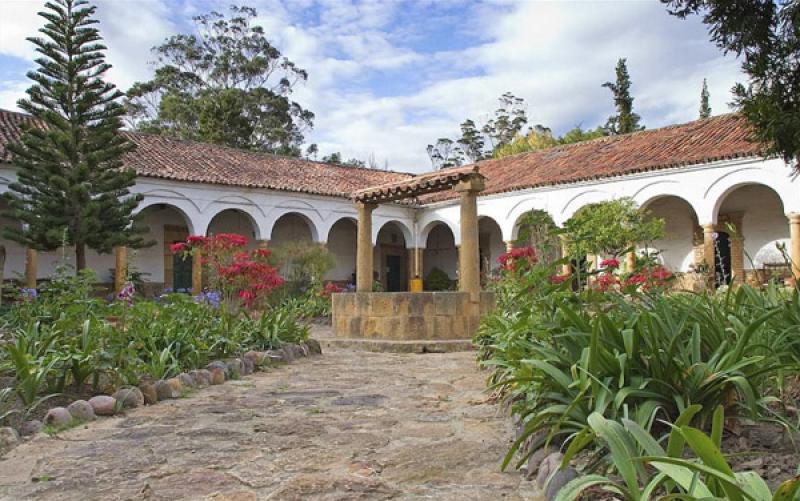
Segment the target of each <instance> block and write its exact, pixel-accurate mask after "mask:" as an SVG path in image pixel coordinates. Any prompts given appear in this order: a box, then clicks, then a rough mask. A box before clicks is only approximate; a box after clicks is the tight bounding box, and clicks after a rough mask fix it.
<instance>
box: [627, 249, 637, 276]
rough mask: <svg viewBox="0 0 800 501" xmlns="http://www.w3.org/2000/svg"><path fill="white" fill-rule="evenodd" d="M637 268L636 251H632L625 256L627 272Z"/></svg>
mask: <svg viewBox="0 0 800 501" xmlns="http://www.w3.org/2000/svg"><path fill="white" fill-rule="evenodd" d="M635 267H636V251H630V252H628V253H627V254H625V271H627V272H628V273H630V272H632V271H633V269H634V268H635Z"/></svg>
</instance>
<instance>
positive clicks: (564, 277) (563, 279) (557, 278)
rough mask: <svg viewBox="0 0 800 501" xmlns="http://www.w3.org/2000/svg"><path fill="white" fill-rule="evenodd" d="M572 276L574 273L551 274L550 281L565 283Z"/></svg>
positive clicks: (552, 282)
mask: <svg viewBox="0 0 800 501" xmlns="http://www.w3.org/2000/svg"><path fill="white" fill-rule="evenodd" d="M570 278H572V275H570V274H569V273H566V274H564V275H550V283H551V284H563V283H564V282H566V281H567V280H569V279H570Z"/></svg>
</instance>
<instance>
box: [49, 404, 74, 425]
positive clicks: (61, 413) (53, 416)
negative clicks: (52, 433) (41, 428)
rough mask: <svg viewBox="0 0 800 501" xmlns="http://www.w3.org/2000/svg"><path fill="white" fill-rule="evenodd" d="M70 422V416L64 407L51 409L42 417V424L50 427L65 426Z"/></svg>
mask: <svg viewBox="0 0 800 501" xmlns="http://www.w3.org/2000/svg"><path fill="white" fill-rule="evenodd" d="M70 422H72V414H70V413H69V411H68V410H67V409H66V408H64V407H53V408H52V409H50V410H49V411H47V414H45V416H44V424H46V425H50V426H56V427H59V426H67V425H68V424H69V423H70Z"/></svg>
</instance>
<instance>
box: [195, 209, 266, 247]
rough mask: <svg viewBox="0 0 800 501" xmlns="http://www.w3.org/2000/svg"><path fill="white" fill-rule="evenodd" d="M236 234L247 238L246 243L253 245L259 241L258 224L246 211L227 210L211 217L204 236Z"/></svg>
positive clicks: (259, 231)
mask: <svg viewBox="0 0 800 501" xmlns="http://www.w3.org/2000/svg"><path fill="white" fill-rule="evenodd" d="M215 233H236V234H239V235H243V236H245V237H247V240H248V243H249V244H251V246H252V245H254V244H255V242H256V241H257V240H261V238H262V237H261V230H260V228H259V225H258V222H257V221H256V218H254V217H253V215H252V214H251V213H250V212H248V211H247V210H244V209H240V208H227V209H222V210H220V211H219V212H217V213H215V214H214V215H213V216H211V219H209V221H208V227H207V228H206V234H207V235H212V234H215Z"/></svg>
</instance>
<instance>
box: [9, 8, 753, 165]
mask: <svg viewBox="0 0 800 501" xmlns="http://www.w3.org/2000/svg"><path fill="white" fill-rule="evenodd" d="M234 1H235V0H234ZM94 3H95V4H96V5H97V16H98V18H99V19H100V24H99V28H100V31H101V35H102V36H103V37H104V39H105V42H106V45H107V46H108V53H107V60H108V62H109V63H111V64H112V65H113V68H112V69H111V70H110V71H109V73H108V75H107V78H108V79H109V80H110V81H112V82H113V83H115V84H116V85H117V86H118V87H120V89H122V90H123V91H125V90H127V89H128V88H129V87H130V85H131V84H133V83H134V82H136V81H143V80H147V79H149V78H150V77H151V76H152V71H153V68H152V66H151V65H150V64H149V62H150V61H152V59H153V57H152V54H151V52H150V49H151V48H152V47H153V46H155V45H157V44H159V43H160V42H162V41H163V40H164V39H165V38H166V37H168V36H170V35H172V34H175V33H187V32H190V31H191V30H193V23H192V20H191V18H192V16H195V15H198V14H202V13H204V12H208V11H210V10H220V11H225V10H226V9H227V6H228V5H229V4H230V3H231V1H213V0H96V1H95V2H94ZM43 4H44V0H0V108H6V109H16V101H17V100H18V99H19V98H20V97H22V96H23V95H24V91H25V89H26V88H27V87H28V86H29V81H28V80H27V79H26V77H25V73H26V72H27V71H28V70H30V69H31V68H33V67H34V63H33V60H34V58H35V55H34V51H33V48H32V45H31V44H30V43H29V42H27V41H26V40H25V37H28V36H32V35H35V34H36V30H38V29H39V27H40V26H41V25H42V19H41V18H40V17H38V16H37V14H36V13H37V12H38V11H39V10H41V9H42V6H43ZM240 4H246V5H249V6H253V7H255V8H256V9H257V10H258V14H259V16H258V18H257V22H258V24H260V25H262V26H263V27H264V29H265V31H266V34H267V37H268V38H269V39H270V41H271V42H272V43H273V44H274V45H275V46H276V47H278V48H279V49H280V50H281V52H282V53H283V55H284V56H286V57H288V58H289V59H290V60H292V61H293V62H295V63H296V64H297V65H298V66H300V67H301V68H304V69H305V70H307V71H308V74H309V78H308V81H307V82H305V83H304V84H301V85H298V86H297V87H296V89H295V90H294V93H293V95H292V98H293V99H294V100H295V101H297V102H299V103H300V104H301V105H303V106H304V107H305V108H307V109H310V110H311V111H313V112H314V113H315V114H316V119H315V123H314V128H313V129H312V130H311V131H308V132H307V134H306V141H307V143H317V144H318V145H319V150H320V156H322V155H324V154H328V153H331V152H334V151H340V152H342V155H343V157H345V158H350V157H355V158H359V159H362V160H367V159H368V158H373V159H374V161H375V163H376V164H378V165H379V166H380V167H382V168H383V167H387V166H388V168H389V169H392V170H399V171H406V172H421V171H425V170H429V169H430V161H429V159H428V156H427V153H426V146H427V145H428V144H429V143H432V142H435V141H436V139H437V138H439V137H452V138H456V137H458V135H459V132H460V131H459V124H460V123H461V122H463V121H464V119H466V118H472V119H473V120H475V121H476V122H478V123H480V122H483V121H485V120H486V119H487V118H488V117H489V116H490V114H491V113H492V112H493V110H495V109H496V108H497V107H498V102H497V99H498V97H499V96H500V95H501V94H503V93H504V92H511V93H513V94H515V95H516V96H519V97H522V98H524V99H525V102H526V106H527V114H528V117H529V124H531V125H532V124H542V125H545V126H547V127H550V128H551V129H552V130H553V131H554V132H555V133H557V134H560V133H563V132H565V131H566V130H568V129H571V128H572V127H574V126H576V125H581V126H583V127H588V128H594V127H596V126H597V125H602V124H604V123H605V121H606V119H607V118H608V116H609V115H610V114H613V112H614V106H613V101H612V98H611V93H610V91H609V90H608V89H605V88H602V87H601V85H602V84H603V82H606V81H608V80H613V79H614V66H615V64H616V62H617V60H618V59H619V58H621V57H625V58H627V61H628V70H629V72H630V75H631V80H632V82H633V85H632V89H631V91H632V94H633V96H634V98H635V102H634V111H636V112H637V113H639V114H640V115H641V116H642V121H643V123H644V124H645V125H646V126H647V127H648V128H655V127H661V126H664V125H669V124H673V123H680V122H686V121H689V120H694V119H696V118H697V115H698V108H699V101H700V89H701V85H702V81H703V78H706V79H708V87H709V91H710V94H711V107H712V110H713V113H714V114H718V113H726V112H729V111H730V107H729V103H730V101H731V93H730V89H731V87H732V86H733V85H734V83H736V82H737V81H742V80H744V77H743V75H742V74H741V72H740V70H739V64H738V62H737V61H736V59H735V58H734V57H733V56H731V55H727V56H726V55H724V54H723V53H722V52H721V51H720V50H719V49H718V48H717V47H715V46H714V45H713V44H712V43H711V42H710V41H709V37H708V32H707V29H706V27H705V26H704V25H703V24H702V23H701V22H700V19H699V18H696V17H695V18H689V19H687V20H681V19H678V18H676V17H673V16H670V15H669V14H668V13H667V11H666V9H665V7H664V6H663V5H662V4H660V3H659V2H658V1H655V0H653V1H650V0H638V1H622V0H616V1H576V0H574V1H532V0H531V1H509V0H491V1H486V2H476V1H461V0H417V1H401V0H389V1H384V0H364V1H351V0H246V1H243V2H241V3H240Z"/></svg>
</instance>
